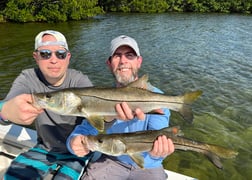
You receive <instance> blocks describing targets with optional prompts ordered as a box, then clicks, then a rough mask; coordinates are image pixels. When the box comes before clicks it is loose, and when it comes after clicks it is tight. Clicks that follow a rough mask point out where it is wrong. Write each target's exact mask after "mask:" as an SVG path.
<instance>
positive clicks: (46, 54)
mask: <svg viewBox="0 0 252 180" xmlns="http://www.w3.org/2000/svg"><path fill="white" fill-rule="evenodd" d="M36 52H38V53H39V55H40V57H41V59H43V60H47V59H50V58H51V57H52V53H54V54H55V55H56V57H57V58H58V59H61V60H64V59H65V58H66V56H67V52H68V51H67V50H57V51H51V50H49V49H41V50H36Z"/></svg>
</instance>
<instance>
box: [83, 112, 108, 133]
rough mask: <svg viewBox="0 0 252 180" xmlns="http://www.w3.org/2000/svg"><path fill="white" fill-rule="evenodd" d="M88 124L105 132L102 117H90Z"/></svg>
mask: <svg viewBox="0 0 252 180" xmlns="http://www.w3.org/2000/svg"><path fill="white" fill-rule="evenodd" d="M87 120H88V122H89V123H90V124H91V125H92V126H93V127H95V128H96V129H97V130H98V131H100V132H103V131H104V117H102V116H90V117H88V118H87Z"/></svg>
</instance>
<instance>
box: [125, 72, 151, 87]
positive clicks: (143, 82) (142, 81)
mask: <svg viewBox="0 0 252 180" xmlns="http://www.w3.org/2000/svg"><path fill="white" fill-rule="evenodd" d="M148 79H149V77H148V75H146V74H145V75H143V76H142V77H141V78H139V79H138V80H136V81H134V82H132V83H130V84H129V85H128V86H127V87H135V88H141V89H148V83H147V82H148Z"/></svg>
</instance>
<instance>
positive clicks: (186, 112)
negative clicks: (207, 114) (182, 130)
mask: <svg viewBox="0 0 252 180" xmlns="http://www.w3.org/2000/svg"><path fill="white" fill-rule="evenodd" d="M178 112H179V114H180V115H181V116H182V117H183V119H184V120H186V121H187V122H188V123H192V122H193V112H192V108H191V107H190V106H188V105H186V104H184V105H182V108H180V109H179V110H178Z"/></svg>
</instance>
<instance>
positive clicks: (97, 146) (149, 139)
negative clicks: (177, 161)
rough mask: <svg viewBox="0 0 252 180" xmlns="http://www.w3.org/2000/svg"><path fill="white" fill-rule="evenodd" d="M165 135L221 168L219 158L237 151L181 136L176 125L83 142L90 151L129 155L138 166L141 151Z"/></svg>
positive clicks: (92, 137)
mask: <svg viewBox="0 0 252 180" xmlns="http://www.w3.org/2000/svg"><path fill="white" fill-rule="evenodd" d="M160 135H165V136H166V137H167V138H170V139H171V140H172V141H173V144H174V146H175V150H184V151H186V150H190V151H195V152H198V153H203V154H204V155H206V156H207V157H208V158H209V159H210V160H211V161H212V163H213V164H214V165H215V166H217V167H218V168H222V163H221V162H220V158H234V157H235V156H236V155H237V154H238V153H237V152H236V151H233V150H231V149H227V148H224V147H221V146H218V145H213V144H207V143H203V142H198V141H194V140H191V139H187V138H185V137H182V136H181V132H180V130H179V128H178V127H171V128H164V129H161V130H149V131H138V132H134V133H117V134H99V135H97V136H85V142H83V143H85V144H87V146H88V149H90V150H91V151H100V152H102V153H104V154H108V155H112V156H119V155H129V156H130V157H131V158H132V160H133V161H134V162H136V164H137V165H138V166H139V167H143V164H144V159H143V157H142V156H141V152H148V151H150V150H151V149H152V146H153V142H154V141H155V139H156V138H157V137H158V136H160Z"/></svg>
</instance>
